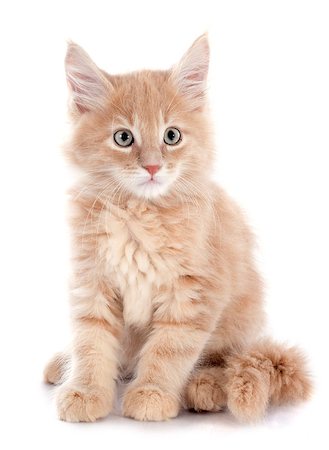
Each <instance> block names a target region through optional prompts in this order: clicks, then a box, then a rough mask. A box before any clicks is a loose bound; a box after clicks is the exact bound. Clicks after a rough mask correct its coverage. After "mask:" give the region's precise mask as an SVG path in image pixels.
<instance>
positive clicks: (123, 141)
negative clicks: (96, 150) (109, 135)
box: [113, 130, 134, 147]
mask: <svg viewBox="0 0 329 450" xmlns="http://www.w3.org/2000/svg"><path fill="white" fill-rule="evenodd" d="M113 138H114V141H115V143H116V144H118V145H120V147H129V146H130V145H132V143H133V142H134V136H133V134H132V132H131V131H129V130H119V131H117V132H116V133H114V136H113Z"/></svg>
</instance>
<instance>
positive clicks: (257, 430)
mask: <svg viewBox="0 0 329 450" xmlns="http://www.w3.org/2000/svg"><path fill="white" fill-rule="evenodd" d="M328 9H329V4H328V2H326V1H322V2H321V1H317V0H312V1H311V0H310V1H303V0H298V1H290V0H283V1H282V0H276V1H267V0H259V1H255V0H250V1H234V0H228V1H218V0H217V1H207V0H199V1H197V2H196V1H192V0H190V1H186V2H185V1H177V0H176V1H171V0H167V1H159V2H157V1H149V2H147V1H142V0H139V1H125V0H117V1H104V2H101V1H97V0H93V1H90V2H83V1H76V2H75V1H65V2H60V1H57V2H47V1H39V2H37V1H27V2H24V1H21V2H17V1H10V2H9V1H7V2H4V1H3V2H1V11H0V38H1V39H0V45H1V69H0V77H1V83H0V101H1V105H0V113H1V121H0V123H1V172H0V173H1V176H0V182H1V188H0V195H1V221H0V224H1V234H0V237H1V247H0V248H1V253H0V255H1V263H2V270H1V280H2V281H1V293H2V298H1V314H0V322H1V323H0V332H1V363H2V364H1V372H0V373H1V380H2V382H1V388H2V392H1V395H0V415H1V418H0V424H1V425H0V427H1V433H0V446H1V448H3V449H16V448H17V449H18V448H20V449H21V448H47V449H59V448H61V449H69V448H78V449H87V448H97V447H99V448H124V449H125V448H132V447H135V446H136V447H137V448H140V447H141V446H143V448H145V449H146V448H157V449H162V448H167V447H168V446H169V447H170V448H173V449H179V448H181V447H184V448H186V447H189V448H196V447H199V446H200V445H202V448H204V449H205V448H206V447H207V446H210V445H212V446H213V448H223V447H224V446H225V447H226V448H234V449H236V448H242V446H243V448H253V449H261V448H262V449H263V448H266V449H272V448H276V449H278V448H283V449H285V448H288V446H289V447H293V448H296V449H297V448H299V449H300V448H309V447H310V446H315V447H316V448H317V449H322V448H328V438H327V432H326V427H327V420H328V410H327V402H328V399H329V396H328V367H329V365H328V360H327V358H328V349H327V346H328V342H329V336H328V313H327V311H328V306H327V305H328V301H329V295H328V294H329V289H328V255H329V245H328V244H329V243H328V229H329V218H328V194H329V183H328V151H329V145H328V144H329V133H328V124H329V63H328V61H329V59H328V58H329V56H328V55H329V52H328V51H329V31H328V30H329V27H328V23H329V11H328ZM205 30H208V31H209V36H210V43H211V50H212V53H211V70H210V77H209V95H210V99H211V104H212V109H213V120H214V126H215V131H216V136H217V138H216V140H217V147H218V162H217V166H216V171H215V178H216V180H217V181H218V182H220V183H221V184H223V185H224V187H226V188H227V189H228V190H229V192H230V193H231V194H232V195H233V196H235V198H236V199H237V200H238V201H239V202H240V204H241V205H242V206H243V207H244V209H245V210H246V211H247V213H248V216H249V219H250V223H251V224H252V226H253V228H254V230H255V232H256V233H257V235H258V242H259V252H258V256H257V257H258V260H259V266H260V268H261V271H262V273H263V275H264V277H265V280H266V284H267V299H266V300H267V310H268V313H269V329H270V330H271V333H272V335H273V336H275V337H276V338H278V339H282V340H285V341H287V342H288V343H292V344H295V343H298V344H299V345H300V346H301V347H303V348H304V349H305V351H306V353H307V354H308V356H309V360H310V367H311V371H312V372H313V374H314V379H315V386H316V389H315V395H314V397H313V399H312V401H311V402H309V403H308V404H306V405H302V406H301V407H297V408H295V407H294V408H292V407H289V408H288V407H287V408H281V409H278V410H272V411H271V412H270V413H269V415H268V416H267V418H266V419H265V421H264V422H263V423H261V424H258V425H251V426H250V425H247V426H246V425H240V424H237V423H236V421H235V420H234V419H233V418H232V417H231V416H230V415H229V414H227V413H221V414H204V415H195V414H194V415H192V414H185V415H183V416H181V417H179V418H177V419H174V420H172V421H170V422H167V423H158V424H154V423H146V424H143V423H138V422H134V421H132V420H129V419H124V418H121V417H120V416H119V415H117V416H110V417H108V418H107V419H105V420H103V421H101V422H99V423H96V424H67V423H63V422H60V421H59V420H58V419H57V418H56V412H55V406H54V404H53V401H52V397H53V390H52V389H50V388H47V387H45V386H44V385H43V384H42V370H43V366H44V364H45V362H46V361H47V359H48V358H49V357H50V356H51V355H52V353H53V352H54V351H56V350H60V349H61V348H63V347H64V345H65V344H66V343H67V342H68V339H69V326H68V316H69V311H68V306H67V278H68V273H69V265H68V260H69V240H68V230H67V227H66V219H65V217H66V212H65V203H66V198H65V190H66V188H67V186H68V185H69V182H70V180H69V175H68V171H67V169H66V167H65V163H64V159H63V158H62V155H61V152H60V145H61V143H62V141H63V139H64V136H65V132H66V116H65V110H66V94H67V93H66V84H65V78H64V71H63V58H64V53H65V40H66V39H68V38H71V39H73V40H75V41H77V42H78V43H79V44H80V45H82V46H84V47H85V48H86V50H87V51H88V52H89V53H90V54H91V55H92V57H93V58H94V59H95V61H96V62H97V63H98V64H99V65H100V66H101V67H103V68H105V69H107V70H108V71H112V72H120V71H125V70H133V69H142V68H146V67H148V68H167V67H169V66H170V65H172V64H173V63H174V62H176V61H177V60H178V59H179V58H180V56H181V55H182V53H183V52H184V51H185V50H186V49H187V48H188V46H189V45H190V44H191V43H192V41H193V40H194V39H195V38H196V37H197V36H198V35H199V34H201V33H203V32H204V31H205ZM1 441H3V442H1Z"/></svg>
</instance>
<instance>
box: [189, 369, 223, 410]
mask: <svg viewBox="0 0 329 450" xmlns="http://www.w3.org/2000/svg"><path fill="white" fill-rule="evenodd" d="M222 379H223V375H222V369H221V368H213V367H212V368H205V369H201V370H200V371H198V372H196V373H195V374H194V375H193V376H192V378H191V380H190V381H189V383H188V385H187V387H186V392H185V406H186V407H187V408H188V409H194V410H195V411H220V410H221V409H222V408H223V407H224V406H225V405H226V401H227V399H226V394H225V392H224V390H223V383H222Z"/></svg>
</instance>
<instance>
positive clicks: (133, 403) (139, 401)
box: [123, 384, 180, 421]
mask: <svg viewBox="0 0 329 450" xmlns="http://www.w3.org/2000/svg"><path fill="white" fill-rule="evenodd" d="M179 407H180V404H179V401H178V399H176V398H175V397H174V396H173V395H171V394H169V393H168V392H164V391H162V390H161V389H160V388H159V387H158V386H156V385H154V384H148V385H144V386H139V387H133V388H130V389H129V388H128V390H127V392H126V394H125V396H124V400H123V414H124V415H125V416H126V417H132V418H133V419H137V420H153V421H160V420H168V419H170V418H172V417H176V416H177V414H178V412H179Z"/></svg>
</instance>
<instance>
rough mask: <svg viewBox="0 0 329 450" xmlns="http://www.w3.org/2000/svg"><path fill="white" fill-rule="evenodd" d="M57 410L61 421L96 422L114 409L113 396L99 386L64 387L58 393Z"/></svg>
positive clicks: (68, 385) (70, 385)
mask: <svg viewBox="0 0 329 450" xmlns="http://www.w3.org/2000/svg"><path fill="white" fill-rule="evenodd" d="M57 409H58V415H59V418H60V419H61V420H65V421H67V422H95V420H96V419H99V418H101V417H105V416H107V415H108V414H109V413H110V412H111V409H112V395H111V394H110V392H109V391H108V390H107V389H104V388H102V387H99V386H78V385H72V384H67V385H65V384H64V385H62V386H61V387H60V388H59V390H58V393H57Z"/></svg>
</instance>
